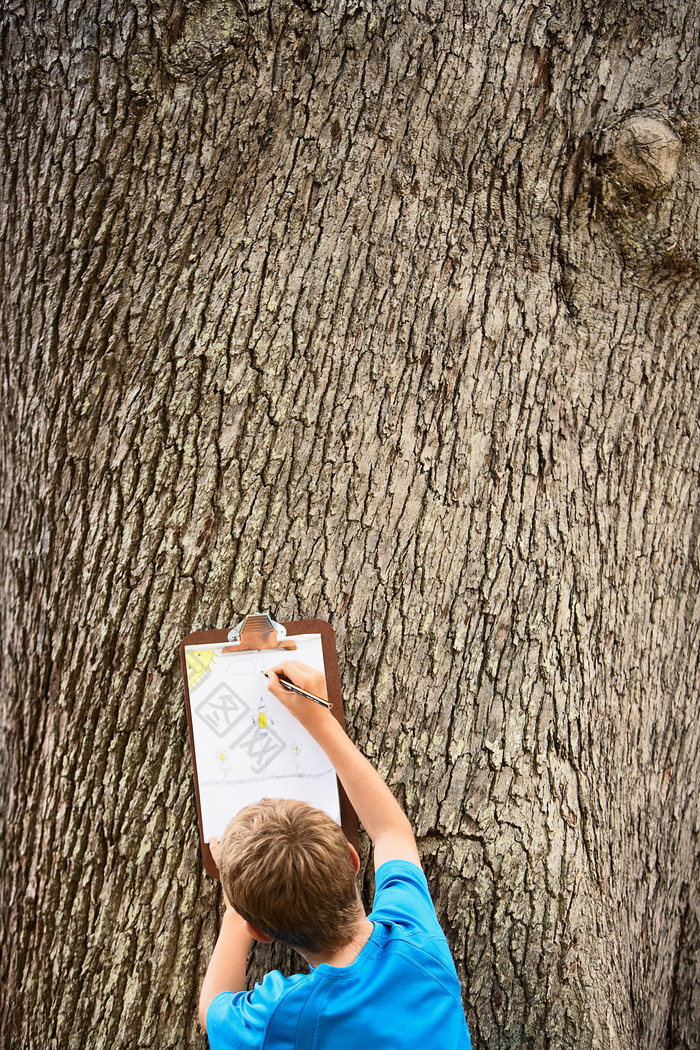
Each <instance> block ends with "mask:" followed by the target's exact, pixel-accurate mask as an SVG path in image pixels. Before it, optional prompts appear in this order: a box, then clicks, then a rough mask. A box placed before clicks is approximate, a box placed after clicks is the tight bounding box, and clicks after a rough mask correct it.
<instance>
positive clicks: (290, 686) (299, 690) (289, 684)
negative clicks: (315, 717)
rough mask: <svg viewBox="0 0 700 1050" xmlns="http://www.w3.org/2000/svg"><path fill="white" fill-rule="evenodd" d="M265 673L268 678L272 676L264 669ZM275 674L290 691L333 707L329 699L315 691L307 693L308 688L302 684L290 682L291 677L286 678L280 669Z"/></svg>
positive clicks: (322, 705) (323, 705)
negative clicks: (304, 687)
mask: <svg viewBox="0 0 700 1050" xmlns="http://www.w3.org/2000/svg"><path fill="white" fill-rule="evenodd" d="M263 674H264V675H265V677H266V678H269V677H270V676H269V674H268V673H267V671H263ZM275 674H276V675H277V677H278V678H279V680H280V682H281V683H282V685H283V686H284V688H285V689H288V690H289V692H290V693H299V694H300V696H305V697H307V699H309V700H313V701H314V703H316V704H320V705H321V707H327V708H328V710H329V711H330V709H331V708H332V707H333V704H331V703H329V701H328V700H323V699H322V698H321V697H320V696H314V694H313V693H307V691H306V689H302V688H301V686H298V685H294V682H290V681H289V679H288V678H285V676H284V675H283V674H280V673H279V671H275Z"/></svg>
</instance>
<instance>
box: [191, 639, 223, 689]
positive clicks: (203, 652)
mask: <svg viewBox="0 0 700 1050" xmlns="http://www.w3.org/2000/svg"><path fill="white" fill-rule="evenodd" d="M219 655H220V654H219V653H218V652H216V651H215V650H214V649H195V651H194V652H189V653H186V654H185V663H186V664H187V681H188V682H189V684H190V689H196V688H197V686H198V685H201V684H202V682H203V681H204V680H205V679H206V678H208V677H209V675H210V674H211V672H212V670H213V668H214V664H215V663H216V661H217V660H218V659H219Z"/></svg>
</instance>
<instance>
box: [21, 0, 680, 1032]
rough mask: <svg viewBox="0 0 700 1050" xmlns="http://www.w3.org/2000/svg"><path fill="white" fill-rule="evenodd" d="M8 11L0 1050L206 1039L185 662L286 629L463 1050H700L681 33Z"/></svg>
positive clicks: (155, 8)
mask: <svg viewBox="0 0 700 1050" xmlns="http://www.w3.org/2000/svg"><path fill="white" fill-rule="evenodd" d="M2 8H3V10H2V28H1V30H0V32H1V37H0V39H1V44H2V60H3V68H4V73H3V88H2V90H3V102H2V113H3V120H4V130H3V135H2V140H1V143H0V149H1V151H2V175H1V179H2V182H1V185H2V212H1V221H2V247H1V254H0V266H1V289H0V290H1V294H2V317H1V325H2V328H1V342H2V357H1V365H0V368H1V373H0V375H1V382H2V403H3V414H2V415H3V418H2V441H1V445H0V469H1V477H0V513H1V516H2V538H1V544H2V546H1V552H2V555H1V556H2V566H1V571H2V586H3V604H2V610H1V613H0V616H1V625H2V626H1V632H2V694H1V699H0V705H1V712H2V719H1V723H0V725H1V744H0V746H1V752H0V761H1V762H2V778H1V783H0V793H1V794H0V797H1V799H2V806H3V814H4V819H3V821H2V824H1V826H0V850H1V864H0V886H1V892H2V913H1V919H0V938H1V943H2V962H1V964H0V988H1V989H2V991H1V992H0V996H1V1001H0V1025H1V1028H2V1046H3V1047H4V1048H9V1050H83V1048H89V1050H102V1048H110V1050H121V1048H127V1047H128V1048H134V1047H138V1048H151V1047H153V1048H163V1050H166V1048H181V1047H186V1046H187V1047H204V1046H205V1045H206V1044H205V1039H204V1037H203V1036H202V1035H201V1034H199V1033H198V1028H197V1023H196V999H197V995H198V988H199V984H200V982H201V979H202V976H203V972H204V968H205V965H206V962H207V959H208V956H209V954H210V952H211V949H212V945H213V942H214V938H215V933H216V928H217V923H218V914H217V909H218V908H219V907H220V899H219V894H218V887H217V886H216V885H215V884H214V883H213V881H212V880H211V879H209V878H208V877H207V876H206V875H204V874H203V872H202V868H201V864H200V860H199V846H198V839H197V831H196V817H195V808H194V793H193V785H192V777H191V766H190V758H189V751H188V744H187V736H186V724H185V713H184V702H183V693H182V684H181V680H180V671H179V665H178V653H177V648H178V644H179V642H180V639H181V638H182V637H183V636H184V635H185V634H187V633H188V632H189V631H191V630H195V629H206V628H211V627H222V626H227V625H229V624H231V623H234V622H236V621H237V620H238V619H240V616H241V615H242V614H244V613H246V612H250V611H254V610H256V609H260V608H268V607H269V608H270V609H271V611H272V613H273V615H276V616H277V617H278V618H279V619H295V618H302V617H312V616H320V617H323V618H326V619H328V620H330V621H331V623H332V624H333V626H334V628H335V631H336V635H337V639H338V646H339V656H340V663H341V669H342V679H343V687H344V698H345V708H346V714H347V719H348V725H349V731H350V733H351V735H352V736H353V738H354V739H355V740H356V741H357V743H358V744H359V745H360V747H362V748H363V749H364V751H365V752H366V753H367V755H368V756H369V757H370V759H372V760H373V761H374V762H375V763H376V764H377V766H378V768H379V769H380V771H381V772H382V773H383V774H384V775H385V776H386V778H387V780H388V782H389V784H390V785H391V787H392V788H393V790H394V791H395V792H396V794H397V796H398V797H399V798H400V799H401V801H402V802H403V803H404V805H405V807H406V809H407V812H408V814H409V816H410V818H411V820H412V822H413V825H414V827H415V830H416V834H417V837H418V842H419V847H420V850H421V854H422V857H423V860H424V866H425V870H426V873H427V876H428V880H429V882H430V885H431V888H432V891H433V894H434V899H435V902H436V908H437V911H438V915H439V917H440V919H441V921H442V922H443V925H444V928H445V930H446V932H447V935H448V938H449V941H450V944H451V946H452V949H453V951H454V957H455V961H456V965H457V969H458V972H459V975H460V978H461V980H462V984H463V990H464V1003H465V1009H466V1014H467V1019H468V1022H469V1025H470V1029H471V1032H472V1037H473V1040H474V1044H475V1047H477V1048H489V1050H516V1048H519V1047H528V1048H532V1050H539V1048H552V1050H554V1048H572V1050H573V1048H576V1050H587V1048H610V1050H632V1048H635V1050H637V1048H644V1050H646V1048H652V1047H653V1048H655V1050H656V1048H659V1047H662V1048H665V1050H690V1048H695V1047H698V1046H699V1045H700V1035H699V1033H700V945H699V934H700V930H699V907H700V906H699V903H698V876H699V874H700V815H699V809H698V784H699V779H700V778H699V774H700V768H699V767H700V719H698V696H699V693H700V672H699V670H698V641H699V637H698V635H699V627H698V625H699V623H700V598H699V588H698V583H699V577H700V539H699V537H700V499H699V487H698V477H699V474H700V350H699V339H698V325H699V323H700V302H699V300H700V294H699V293H700V254H699V246H698V237H699V232H698V231H699V209H700V193H699V190H700V147H699V145H698V132H699V131H700V118H699V116H698V114H699V113H700V87H699V85H700V75H699V73H700V70H699V69H698V65H699V59H700V43H699V40H698V22H699V19H700V6H699V5H698V3H697V2H694V0H680V2H672V0H644V2H642V0H592V2H590V3H588V2H586V3H584V2H583V0H552V2H551V3H541V4H534V3H528V2H524V3H519V2H517V0H515V2H514V0H485V2H484V3H483V4H476V3H474V2H473V0H356V2H355V0H328V2H327V4H325V5H322V4H321V3H320V0H297V2H295V0H271V2H270V3H266V2H264V0H248V2H247V3H245V2H244V0H196V2H190V0H99V2H98V0H80V2H78V0H26V2H25V0H5V3H3V5H2ZM364 852H365V856H364V860H365V862H366V861H367V848H366V843H365V846H364ZM363 880H364V882H363V891H364V894H365V898H366V903H368V904H369V903H370V899H371V888H372V887H371V874H370V873H369V871H368V868H367V865H366V863H365V867H364V868H363ZM271 965H281V966H282V967H288V966H289V965H291V959H290V958H289V957H288V956H287V955H286V954H285V953H283V952H281V951H279V950H278V949H274V950H272V951H265V952H263V951H261V952H260V953H259V954H258V956H257V957H256V959H255V961H254V965H253V968H252V972H251V979H254V978H256V977H259V976H260V974H261V973H262V972H263V970H264V969H265V968H266V967H269V966H271ZM417 1008H420V1007H419V1006H418V1007H417Z"/></svg>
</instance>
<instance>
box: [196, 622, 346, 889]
mask: <svg viewBox="0 0 700 1050" xmlns="http://www.w3.org/2000/svg"><path fill="white" fill-rule="evenodd" d="M285 659H298V660H301V662H302V663H308V664H310V665H311V666H313V667H316V668H317V669H318V670H322V671H323V672H324V674H325V677H326V689H327V692H328V699H329V700H330V701H331V703H332V705H333V706H332V708H331V714H332V715H333V717H335V718H336V719H337V721H338V722H339V723H340V725H341V726H343V728H345V718H344V714H343V701H342V695H341V690H340V671H339V668H338V656H337V652H336V645H335V634H334V632H333V628H332V627H331V625H330V624H329V623H327V621H325V620H315V619H314V620H295V621H290V622H285V623H277V622H276V621H275V620H273V619H272V617H271V616H270V614H269V613H251V614H250V615H248V616H246V617H244V618H243V620H241V622H240V623H239V624H237V625H236V626H235V627H233V628H231V629H230V630H221V631H196V632H194V633H193V634H188V635H187V637H186V638H184V639H183V641H182V643H181V645H180V661H181V665H182V680H183V683H184V690H185V710H186V713H187V731H188V736H189V742H190V753H191V756H192V768H193V773H194V785H195V797H196V802H197V823H198V827H199V838H200V845H201V852H202V861H203V863H204V868H205V870H206V871H207V873H208V874H209V875H211V876H212V877H213V878H216V879H218V878H219V872H218V869H217V867H216V864H215V863H214V858H213V857H212V855H211V851H210V849H209V839H210V838H211V836H212V835H216V837H217V838H220V837H221V835H222V834H223V831H224V829H225V827H226V825H227V824H228V822H229V820H231V819H232V818H233V817H234V816H235V815H236V813H237V812H238V811H239V810H240V809H242V808H243V806H245V805H248V804H249V803H250V802H253V801H258V800H259V799H260V798H264V797H268V798H301V799H302V800H304V801H307V802H309V803H310V804H311V805H316V806H317V808H319V809H324V810H325V811H326V812H328V813H329V815H330V816H332V817H333V819H335V820H336V821H337V822H338V823H339V824H340V825H341V827H342V828H343V831H344V832H345V837H346V838H347V839H348V841H349V842H351V843H352V844H353V846H355V848H356V849H358V848H359V840H358V832H357V817H356V815H355V812H354V810H353V808H352V806H351V805H350V800H349V799H348V797H347V795H346V794H345V791H344V789H343V786H342V784H341V783H340V781H339V780H338V778H337V776H336V775H335V770H334V769H333V767H332V765H331V763H330V761H329V759H328V758H327V757H326V756H325V754H324V753H323V751H322V750H321V748H320V747H319V745H318V744H316V742H315V741H314V740H313V738H312V737H311V736H310V735H309V734H308V733H307V732H306V730H305V729H304V728H303V726H301V724H300V723H298V722H297V721H296V719H295V718H294V716H293V715H291V714H290V713H289V712H288V711H287V710H286V709H285V708H284V705H282V704H281V703H280V702H279V701H278V700H277V698H276V697H274V696H273V695H272V694H271V693H270V692H269V691H268V689H267V684H268V680H267V678H265V677H264V675H263V671H264V670H269V668H270V667H274V666H275V665H276V664H279V663H281V662H282V661H283V660H285ZM229 810H230V813H229ZM222 824H223V826H222Z"/></svg>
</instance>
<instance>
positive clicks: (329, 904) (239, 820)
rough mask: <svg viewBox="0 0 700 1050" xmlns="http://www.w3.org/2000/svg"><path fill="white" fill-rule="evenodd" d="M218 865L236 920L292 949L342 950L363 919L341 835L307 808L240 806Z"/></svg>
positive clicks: (266, 802) (267, 803) (282, 802)
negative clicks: (244, 920) (250, 925)
mask: <svg viewBox="0 0 700 1050" xmlns="http://www.w3.org/2000/svg"><path fill="white" fill-rule="evenodd" d="M217 863H218V867H219V874H220V875H221V883H222V886H223V888H224V893H225V894H226V897H227V898H228V900H229V902H230V904H231V905H232V907H233V908H235V910H236V911H237V912H238V914H239V915H242V916H243V918H244V919H247V920H248V922H250V923H252V924H253V926H256V927H257V928H258V929H259V930H262V932H263V933H266V934H268V935H269V936H270V937H274V938H275V940H279V941H284V942H285V943H287V944H291V945H293V946H294V947H295V948H306V949H308V950H309V951H333V950H335V949H337V948H341V947H342V946H343V945H344V944H347V943H348V942H349V941H351V940H352V938H353V936H354V934H355V928H356V926H357V923H358V921H359V920H360V919H361V918H362V916H363V915H364V911H363V908H362V904H361V902H360V898H359V895H358V892H357V887H356V885H355V869H354V867H353V863H352V860H351V857H350V852H349V850H348V843H347V840H346V838H345V835H344V834H343V831H342V829H341V828H340V827H339V826H338V825H337V824H336V823H335V821H334V820H332V819H331V818H330V817H329V816H328V815H327V814H326V813H324V812H322V810H320V809H314V808H313V807H312V806H309V805H307V804H306V803H305V802H297V801H295V800H292V799H282V798H264V799H262V800H261V801H260V802H255V803H254V804H253V805H251V806H246V807H245V809H242V810H241V811H240V813H238V814H237V816H235V817H234V818H233V820H232V821H231V823H230V824H229V825H228V827H227V828H226V831H225V832H224V834H223V836H222V838H221V842H220V843H219V852H218V855H217Z"/></svg>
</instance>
